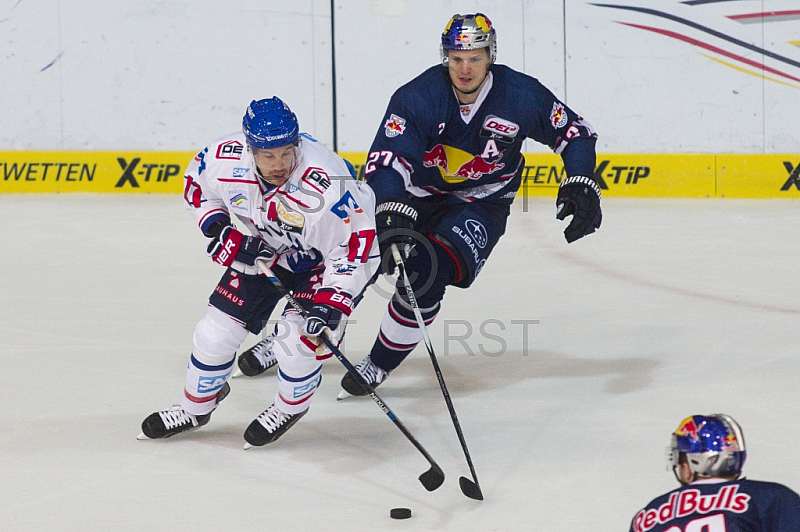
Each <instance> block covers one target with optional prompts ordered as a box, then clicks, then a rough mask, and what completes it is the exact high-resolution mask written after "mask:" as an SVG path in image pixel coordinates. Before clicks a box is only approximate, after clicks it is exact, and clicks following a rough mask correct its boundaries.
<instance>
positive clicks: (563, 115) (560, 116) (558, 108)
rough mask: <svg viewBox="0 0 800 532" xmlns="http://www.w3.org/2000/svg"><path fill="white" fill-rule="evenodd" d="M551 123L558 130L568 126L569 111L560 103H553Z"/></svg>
mask: <svg viewBox="0 0 800 532" xmlns="http://www.w3.org/2000/svg"><path fill="white" fill-rule="evenodd" d="M550 123H551V124H553V127H554V128H556V129H559V128H562V127H564V126H566V125H567V111H566V110H565V109H564V106H563V105H561V104H560V103H559V102H553V110H552V111H550Z"/></svg>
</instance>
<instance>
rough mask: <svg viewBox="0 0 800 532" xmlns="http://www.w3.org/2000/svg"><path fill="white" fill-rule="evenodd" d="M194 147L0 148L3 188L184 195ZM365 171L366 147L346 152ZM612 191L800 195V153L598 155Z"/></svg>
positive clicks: (552, 179) (540, 191) (552, 187)
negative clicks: (119, 149)
mask: <svg viewBox="0 0 800 532" xmlns="http://www.w3.org/2000/svg"><path fill="white" fill-rule="evenodd" d="M194 155H195V153H194V152H130V151H129V152H112V151H102V152H91V151H86V152H83V151H41V152H38V151H0V193H43V192H46V193H53V192H58V193H64V192H101V193H146V194H179V193H181V192H182V190H183V172H184V169H185V168H186V165H187V164H188V163H189V161H190V160H191V158H192V157H193V156H194ZM340 155H341V156H342V157H344V158H346V159H347V160H348V161H350V162H351V163H352V164H353V166H354V167H355V169H356V173H357V175H358V177H359V178H361V179H363V178H364V165H365V163H366V162H367V153H366V152H341V153H340ZM564 177H565V172H564V165H563V163H562V161H561V157H560V156H557V155H555V154H552V153H528V154H525V169H524V170H523V173H522V181H523V186H522V187H521V188H520V194H523V193H524V194H528V195H532V196H554V195H555V194H556V189H557V188H558V186H559V184H560V183H561V181H562V180H563V179H564ZM593 177H594V179H595V180H596V181H597V183H598V184H599V185H600V188H601V189H602V191H603V195H604V196H607V197H649V198H713V197H721V198H800V154H777V155H775V154H768V155H765V154H730V155H729V154H720V155H714V154H603V153H601V154H598V155H597V165H596V167H595V172H594V176H593Z"/></svg>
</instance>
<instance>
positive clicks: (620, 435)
mask: <svg viewBox="0 0 800 532" xmlns="http://www.w3.org/2000/svg"><path fill="white" fill-rule="evenodd" d="M181 202H182V200H181V198H180V197H168V196H107V195H56V196H35V195H30V196H20V195H5V196H0V227H2V229H3V231H2V233H3V237H2V246H0V249H2V253H0V283H2V284H0V295H2V305H0V354H1V355H2V361H3V375H5V384H4V386H2V388H0V389H1V390H2V391H0V397H1V398H2V400H0V427H2V430H0V471H2V473H0V476H1V478H2V482H0V501H2V503H0V528H2V529H3V530H37V531H38V530H58V531H61V530H132V531H133V530H135V531H139V530H197V529H204V530H206V529H207V530H303V531H310V530H326V531H327V530H336V531H343V530H347V531H362V530H363V531H375V530H381V531H382V530H389V531H391V530H415V531H416V530H454V531H455V530H458V531H460V530H479V531H488V530H498V531H507V530H536V531H545V532H561V531H564V532H567V531H578V530H580V531H584V530H586V531H613V530H626V529H627V526H628V523H629V520H630V518H631V517H632V516H633V514H634V513H635V512H636V510H637V509H638V508H640V507H641V506H642V505H644V504H645V503H647V502H648V501H649V500H650V499H651V498H652V497H655V496H656V495H658V494H660V493H662V492H665V491H667V490H669V489H671V488H673V487H674V486H675V485H676V483H675V480H674V479H673V478H672V475H671V473H669V472H667V471H666V470H665V465H664V449H665V447H666V445H667V443H668V439H669V434H670V432H671V431H672V430H674V428H675V427H676V426H677V424H678V422H679V421H680V420H681V419H682V418H683V417H685V416H688V415H690V414H694V413H712V412H717V411H724V412H727V413H729V414H731V415H733V416H734V417H735V418H736V419H737V420H738V421H739V422H740V423H741V424H742V426H743V428H744V433H745V438H746V440H747V444H748V446H749V447H748V449H749V457H748V461H747V464H746V466H745V471H746V473H747V475H748V476H749V477H750V478H756V479H765V480H773V481H777V482H782V483H784V484H787V485H789V486H790V487H792V488H794V489H795V490H797V489H800V460H798V455H800V451H798V446H797V442H798V441H800V424H798V419H800V415H799V414H800V406H798V400H797V396H798V394H797V391H796V389H797V384H798V376H800V357H799V356H798V346H799V345H800V328H799V327H798V317H800V284H798V282H797V275H798V274H797V272H798V270H800V253H798V242H800V211H799V210H798V203H797V202H793V201H757V200H754V201H732V200H633V199H613V198H612V199H605V200H604V202H603V206H604V211H605V218H604V222H603V227H602V229H601V230H600V231H599V232H598V233H597V234H595V235H592V236H590V237H588V238H585V239H583V240H581V241H578V242H576V243H574V244H571V245H567V244H566V243H565V241H564V240H563V236H562V234H561V231H562V229H563V226H564V224H563V223H561V222H557V221H556V220H555V219H554V211H555V209H554V205H553V201H552V199H550V198H548V199H546V200H545V199H531V200H529V202H528V204H527V206H526V208H525V209H523V206H522V205H521V204H519V203H518V204H517V205H515V209H514V213H513V214H512V216H511V218H510V221H509V227H508V231H507V234H506V235H505V237H504V238H503V239H502V240H501V242H500V244H499V245H498V247H497V249H496V250H495V252H494V255H493V256H492V258H491V260H490V261H489V262H488V264H487V265H486V267H485V269H484V271H483V273H482V274H481V276H480V278H479V280H478V281H477V283H476V284H475V286H473V287H472V288H471V289H469V290H466V291H465V290H460V289H455V288H451V289H449V291H448V293H447V295H446V298H445V304H444V307H443V310H442V312H441V314H440V316H439V318H438V321H437V322H436V324H435V325H434V327H433V328H432V330H431V335H432V339H433V343H434V347H435V349H436V350H437V354H438V357H439V361H440V364H441V366H442V370H443V372H444V375H445V378H446V380H447V384H448V385H449V389H450V392H451V394H452V396H453V399H454V402H455V406H456V410H457V412H458V414H459V417H460V420H461V424H462V427H463V430H464V433H465V436H466V439H467V442H468V444H469V449H470V451H471V454H472V457H473V460H474V463H475V467H476V469H477V473H478V477H479V480H480V483H481V486H482V487H483V491H484V493H485V496H486V500H485V501H483V502H475V501H472V500H470V499H467V498H466V497H464V496H463V495H462V494H461V492H460V490H459V488H458V477H459V476H461V475H469V471H468V469H467V466H466V462H465V460H464V457H463V454H462V451H461V448H460V446H459V444H458V440H457V439H456V436H455V432H454V430H453V427H452V425H451V422H450V417H449V416H448V413H447V409H446V407H445V403H444V401H443V399H442V397H441V392H440V391H439V389H438V386H437V383H436V380H435V377H434V374H433V371H432V369H431V364H430V361H429V359H428V356H427V353H426V351H425V350H424V348H422V347H420V348H418V349H417V350H416V351H415V352H414V353H413V354H412V356H411V358H410V359H409V360H407V361H406V363H404V364H403V365H402V366H401V367H400V368H399V369H398V370H397V371H395V372H394V373H393V374H392V376H391V377H390V378H389V380H388V381H387V382H386V383H385V384H384V385H383V386H381V387H380V388H379V390H378V392H379V394H380V395H381V396H382V397H383V398H384V399H385V400H386V402H387V403H388V404H389V406H390V407H391V408H392V409H393V410H394V411H395V412H396V414H397V415H398V417H399V418H400V419H401V420H402V421H403V422H404V423H405V424H406V425H407V426H408V428H409V429H410V430H411V431H412V432H413V433H414V434H415V435H416V437H417V438H418V439H419V441H420V442H421V443H422V444H423V445H424V446H425V447H426V448H427V449H428V451H429V452H430V453H431V455H432V456H433V457H434V458H435V459H436V460H437V461H438V462H439V463H440V464H441V466H442V467H443V469H444V470H445V472H446V474H447V480H446V481H445V483H444V485H443V486H442V487H441V488H440V489H438V490H437V491H434V492H432V493H429V492H427V491H425V489H424V488H423V487H422V486H421V485H420V484H419V482H417V480H416V477H417V476H418V475H419V474H420V473H422V472H423V471H425V470H426V469H427V467H428V464H427V462H426V461H425V460H424V459H423V458H422V456H421V455H420V454H419V453H418V452H417V451H416V450H415V449H414V447H413V446H412V445H411V444H410V443H409V442H408V441H407V440H406V439H405V438H404V437H403V436H402V434H401V433H400V431H398V430H397V428H396V427H395V426H394V425H393V424H392V423H391V421H390V420H389V419H388V418H387V417H386V416H385V415H384V414H383V413H382V412H381V411H380V409H379V408H378V407H377V406H376V405H375V404H374V403H373V402H372V401H370V400H369V399H353V398H351V399H349V400H347V401H342V402H337V401H336V400H335V397H336V395H337V394H338V392H339V384H338V381H339V379H340V378H341V375H342V374H343V368H342V367H341V365H340V364H339V363H338V362H337V361H336V360H335V359H331V360H329V361H327V362H326V364H325V366H324V382H323V384H322V386H321V389H320V390H319V392H318V393H317V395H316V397H315V398H314V402H313V404H312V407H311V411H310V412H309V414H308V415H307V416H306V417H305V418H304V419H303V420H302V421H301V422H300V423H298V424H297V425H296V426H295V427H294V428H292V430H291V431H290V432H289V433H287V434H286V436H284V438H283V439H281V440H280V441H279V442H277V443H275V444H274V445H272V446H268V447H266V448H254V449H251V450H249V451H244V450H242V445H243V443H244V442H243V439H242V432H243V431H244V429H245V427H246V426H247V424H248V423H249V422H250V421H251V420H252V419H253V418H254V417H255V416H256V415H258V414H259V413H260V412H261V411H262V410H263V409H264V408H266V407H267V406H268V405H269V404H270V403H271V402H272V398H273V394H274V391H275V380H274V379H275V377H274V374H273V373H272V372H270V374H269V375H267V376H262V377H259V378H255V379H250V378H246V377H242V378H239V379H236V380H233V381H232V386H233V391H232V393H231V394H230V396H229V397H228V398H227V399H226V401H225V402H224V403H222V405H221V406H220V408H219V409H218V410H217V411H216V412H215V413H214V415H213V418H212V420H211V423H210V424H209V425H207V426H206V427H204V428H202V429H200V430H198V431H195V432H192V433H189V434H184V435H180V436H177V437H175V438H171V439H168V440H163V441H137V440H136V435H137V434H138V433H139V431H140V423H141V421H142V419H144V417H146V416H147V415H148V414H150V413H151V412H153V411H154V410H157V409H160V408H164V407H166V406H169V405H170V404H172V403H173V402H175V401H176V400H177V399H178V397H179V396H180V394H181V391H182V387H183V379H184V371H185V367H186V363H187V360H188V358H187V357H188V355H189V352H190V349H191V337H192V333H193V331H194V326H195V324H196V322H197V321H198V320H199V319H200V318H201V317H202V316H203V314H204V313H205V307H206V301H207V297H208V295H209V294H210V292H211V290H212V289H213V287H214V285H215V283H216V281H217V279H218V277H219V275H220V274H221V272H222V270H221V268H219V267H218V266H215V265H214V264H212V263H211V262H210V260H209V259H208V258H207V257H206V256H205V239H204V238H203V237H202V236H201V235H200V234H199V231H197V229H196V227H195V226H194V224H193V222H192V221H191V220H190V217H189V215H187V214H186V213H185V212H184V209H183V206H182V203H181ZM384 307H385V299H384V298H383V297H382V296H381V295H379V294H378V293H375V292H371V293H370V294H368V295H367V297H366V299H365V300H364V302H363V304H362V305H361V306H360V307H359V308H358V309H357V311H356V313H355V315H354V318H355V320H356V323H353V324H352V325H351V326H350V328H349V329H348V337H347V342H346V346H345V347H346V349H345V350H346V353H347V355H348V356H349V358H350V360H351V361H352V362H353V363H355V362H357V361H358V360H360V359H361V358H362V357H363V356H364V355H365V354H366V353H367V350H368V349H369V347H370V345H371V344H372V341H373V339H374V335H375V333H376V331H377V327H378V323H379V322H380V318H381V314H382V312H383V309H384ZM487 320H491V321H487ZM517 320H539V324H537V325H531V326H530V327H529V329H528V333H529V334H528V338H527V343H526V342H525V338H524V335H523V334H522V333H523V329H522V326H521V325H519V324H514V323H512V322H513V321H517ZM445 324H447V326H448V330H449V336H450V338H451V339H450V340H449V341H447V342H446V341H445V337H444V335H445ZM482 324H483V327H484V329H483V330H484V331H485V333H486V334H483V335H482V334H481V333H480V331H481V326H482ZM468 326H469V327H471V328H472V330H473V334H472V335H471V336H470V337H469V338H468V339H467V340H466V341H465V342H466V343H465V344H463V343H459V342H458V341H456V340H455V339H454V338H455V337H456V336H459V335H464V334H465V331H466V330H467V327H468ZM502 329H504V330H502ZM501 334H502V337H503V338H504V342H506V346H505V350H503V349H502V345H501V344H500V343H499V342H498V340H497V339H496V337H497V336H498V335H501ZM490 335H491V336H490ZM255 341H256V338H255V337H251V338H249V339H248V340H247V342H246V343H245V347H246V346H248V345H250V344H252V343H253V342H255ZM467 348H469V349H467ZM481 348H482V349H483V351H481ZM470 353H471V354H470ZM484 353H485V354H484ZM397 506H406V507H409V508H411V509H412V510H413V512H414V515H413V517H412V518H411V519H410V520H406V521H393V520H391V519H390V518H389V510H390V509H391V508H393V507H397Z"/></svg>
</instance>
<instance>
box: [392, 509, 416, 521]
mask: <svg viewBox="0 0 800 532" xmlns="http://www.w3.org/2000/svg"><path fill="white" fill-rule="evenodd" d="M389 516H390V517H391V518H392V519H408V518H409V517H411V509H410V508H392V511H391V512H389Z"/></svg>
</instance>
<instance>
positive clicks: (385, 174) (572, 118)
mask: <svg viewBox="0 0 800 532" xmlns="http://www.w3.org/2000/svg"><path fill="white" fill-rule="evenodd" d="M496 55H497V41H496V32H495V29H494V28H493V27H492V23H491V21H490V20H489V18H487V17H486V16H485V15H483V14H481V13H477V14H473V15H464V16H462V15H455V16H453V17H452V18H451V19H450V21H449V22H448V23H447V26H446V27H445V29H444V32H443V33H442V36H441V65H436V66H433V67H431V68H429V69H428V70H426V71H425V72H423V73H422V74H421V75H420V76H418V77H417V78H416V79H414V80H412V81H410V82H409V83H407V84H406V85H404V86H402V87H400V88H399V89H398V90H397V91H396V92H395V93H394V95H393V96H392V98H391V100H390V102H389V106H388V108H387V110H386V113H385V115H384V117H383V122H382V125H381V127H380V128H379V130H378V132H377V134H376V136H375V140H374V141H373V143H372V147H371V148H370V152H369V155H368V158H367V162H366V165H365V168H364V175H365V178H366V181H367V183H368V184H369V185H370V187H372V189H373V190H374V192H375V198H376V205H377V207H376V215H375V221H376V224H377V228H378V236H379V240H380V248H381V254H382V257H383V260H382V268H383V270H384V272H385V273H391V272H392V271H393V270H394V261H393V260H392V259H391V253H390V251H389V250H390V247H391V245H392V244H396V245H397V247H398V248H399V249H400V250H410V249H411V246H412V245H413V246H414V248H413V252H410V253H409V254H408V256H407V258H406V260H405V262H406V271H407V272H408V275H409V277H410V278H411V279H412V280H413V281H412V288H413V290H414V292H415V294H416V297H417V299H418V303H419V306H420V309H421V310H422V315H423V318H424V320H425V322H426V323H428V324H429V323H431V322H432V321H433V320H434V318H435V317H436V315H437V314H438V312H439V308H440V304H441V301H442V299H443V297H444V293H445V289H446V287H447V286H450V285H452V286H457V287H459V288H467V287H469V286H470V285H471V284H472V283H473V282H474V281H475V278H476V277H477V276H478V274H479V273H480V271H481V269H482V268H483V265H484V264H485V263H486V260H487V259H488V258H489V254H490V253H491V251H492V249H493V248H494V246H495V245H496V244H497V242H498V240H499V239H500V237H501V236H502V235H503V233H504V232H505V227H506V219H507V218H508V215H509V213H510V205H511V203H512V202H513V201H514V198H515V197H516V195H517V191H518V189H519V187H520V184H521V181H522V178H521V176H522V172H523V169H524V166H525V161H524V158H523V157H522V154H521V153H520V150H521V148H522V143H523V141H524V140H525V139H527V138H529V139H533V140H535V141H537V142H540V143H542V144H545V145H547V146H549V147H550V148H551V149H552V150H553V151H554V152H555V153H557V154H560V155H561V157H562V159H563V161H564V169H565V174H566V175H565V177H564V178H563V179H562V181H561V185H560V187H559V190H558V198H557V200H556V216H557V218H558V219H560V220H563V219H564V218H566V217H567V216H572V219H571V222H570V223H569V225H568V226H567V228H566V230H565V231H564V234H565V237H566V239H567V242H570V243H571V242H573V241H575V240H577V239H579V238H581V237H583V236H586V235H588V234H591V233H593V232H594V231H595V230H596V229H597V228H598V227H600V223H601V219H602V215H601V210H600V189H599V187H598V185H597V184H596V183H595V181H594V180H593V179H592V176H593V174H594V168H595V158H596V157H595V143H596V140H597V135H596V134H595V132H594V130H593V129H592V127H591V126H590V125H589V124H588V123H587V122H586V121H585V120H584V119H583V118H582V117H581V116H579V115H578V114H577V113H575V112H574V111H573V110H572V109H570V108H569V107H567V105H566V104H564V103H563V102H561V101H560V100H559V99H558V98H556V97H555V96H554V95H553V94H552V93H551V92H550V91H549V90H548V89H547V88H545V87H544V86H543V85H542V84H541V83H540V82H539V81H537V80H536V79H535V78H532V77H530V76H528V75H525V74H523V73H521V72H517V71H515V70H512V69H511V68H509V67H507V66H504V65H498V64H496V63H495V58H496ZM405 298H406V295H405V290H404V289H403V284H402V281H400V280H398V283H397V289H396V290H395V294H394V296H393V298H392V300H391V302H390V303H389V306H388V309H387V311H386V314H385V315H384V317H383V321H382V323H381V327H380V332H379V335H378V338H377V340H376V341H375V344H374V346H373V348H372V349H371V351H370V354H369V355H368V356H367V357H366V358H365V359H364V360H362V361H361V362H360V363H359V364H358V365H357V369H358V370H359V373H360V374H361V375H362V377H364V378H365V380H366V381H367V382H368V383H369V384H371V385H372V386H377V385H379V384H380V383H381V382H383V380H384V379H385V378H386V376H387V375H388V374H389V372H391V371H392V370H394V369H395V368H396V367H397V366H398V365H399V364H400V363H401V362H402V361H403V359H404V358H405V357H406V356H407V355H408V354H409V353H410V352H411V351H412V350H413V349H414V347H415V346H416V345H417V344H418V343H419V342H420V340H421V339H422V335H421V332H420V330H419V328H418V326H417V322H416V320H415V316H414V314H413V311H412V309H411V307H410V305H409V303H408V302H407V301H406V300H405ZM342 388H344V391H345V392H347V393H349V394H351V395H364V394H365V393H366V392H365V391H364V390H363V389H362V388H361V387H360V385H359V383H358V382H356V379H355V378H353V377H352V376H350V374H347V375H345V376H344V378H343V379H342ZM341 396H342V397H345V396H346V393H345V394H342V395H341Z"/></svg>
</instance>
